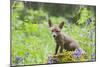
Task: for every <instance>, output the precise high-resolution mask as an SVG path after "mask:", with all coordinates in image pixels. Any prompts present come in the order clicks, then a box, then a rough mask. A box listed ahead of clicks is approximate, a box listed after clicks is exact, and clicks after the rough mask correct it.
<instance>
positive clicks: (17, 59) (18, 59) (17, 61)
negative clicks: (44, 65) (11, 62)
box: [16, 56, 23, 64]
mask: <svg viewBox="0 0 100 67" xmlns="http://www.w3.org/2000/svg"><path fill="white" fill-rule="evenodd" d="M22 60H23V58H21V57H19V56H16V64H18V63H20V62H21V61H22Z"/></svg>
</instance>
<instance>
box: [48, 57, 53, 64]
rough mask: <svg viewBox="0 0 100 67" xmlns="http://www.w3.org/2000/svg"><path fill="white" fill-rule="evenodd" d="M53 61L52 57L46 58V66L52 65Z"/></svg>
mask: <svg viewBox="0 0 100 67" xmlns="http://www.w3.org/2000/svg"><path fill="white" fill-rule="evenodd" d="M52 63H53V61H52V56H48V64H52Z"/></svg>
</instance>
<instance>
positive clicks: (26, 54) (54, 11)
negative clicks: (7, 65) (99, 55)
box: [11, 0, 96, 65]
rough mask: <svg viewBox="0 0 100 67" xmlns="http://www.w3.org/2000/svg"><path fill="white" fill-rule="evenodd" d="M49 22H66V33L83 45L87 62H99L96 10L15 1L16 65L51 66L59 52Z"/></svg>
mask: <svg viewBox="0 0 100 67" xmlns="http://www.w3.org/2000/svg"><path fill="white" fill-rule="evenodd" d="M48 19H51V20H52V22H53V24H59V23H60V22H61V21H64V22H65V25H64V28H63V30H62V31H63V32H64V33H66V34H68V35H70V36H71V37H72V38H74V39H76V40H77V41H78V42H79V44H80V46H81V47H82V49H84V50H85V52H86V54H87V56H88V60H87V61H94V60H95V47H96V42H95V36H96V35H95V30H96V29H95V25H96V7H95V6H86V5H71V4H57V3H55V4H53V3H42V2H28V1H22V2H21V1H13V0H12V3H11V34H12V35H11V38H12V41H11V44H12V48H11V49H12V53H11V56H12V65H23V64H24V65H28V64H46V63H47V59H48V56H49V55H52V54H54V50H55V42H54V39H53V37H52V35H51V33H50V30H49V29H48V23H47V22H48ZM80 61H81V59H80Z"/></svg>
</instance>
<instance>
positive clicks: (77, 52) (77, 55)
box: [73, 48, 82, 58]
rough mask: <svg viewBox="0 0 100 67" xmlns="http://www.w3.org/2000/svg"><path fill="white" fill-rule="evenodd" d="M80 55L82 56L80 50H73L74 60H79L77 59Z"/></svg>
mask: <svg viewBox="0 0 100 67" xmlns="http://www.w3.org/2000/svg"><path fill="white" fill-rule="evenodd" d="M81 54H82V49H81V48H77V49H76V50H75V52H74V53H73V56H74V57H75V58H79V57H80V56H81Z"/></svg>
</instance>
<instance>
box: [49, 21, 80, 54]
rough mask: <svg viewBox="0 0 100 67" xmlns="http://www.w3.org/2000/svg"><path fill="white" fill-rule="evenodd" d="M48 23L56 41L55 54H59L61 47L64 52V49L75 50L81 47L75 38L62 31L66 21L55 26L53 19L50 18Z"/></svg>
mask: <svg viewBox="0 0 100 67" xmlns="http://www.w3.org/2000/svg"><path fill="white" fill-rule="evenodd" d="M48 25H49V28H50V30H51V31H52V35H53V37H54V39H55V42H56V49H55V55H56V54H57V52H58V49H59V47H60V53H62V52H63V49H65V50H67V51H75V49H77V48H78V47H79V45H78V43H77V42H76V41H75V40H73V39H72V38H71V37H69V36H67V35H65V34H64V33H62V32H61V29H62V28H63V26H64V22H61V23H60V24H59V25H58V26H53V24H52V22H51V20H49V21H48Z"/></svg>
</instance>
